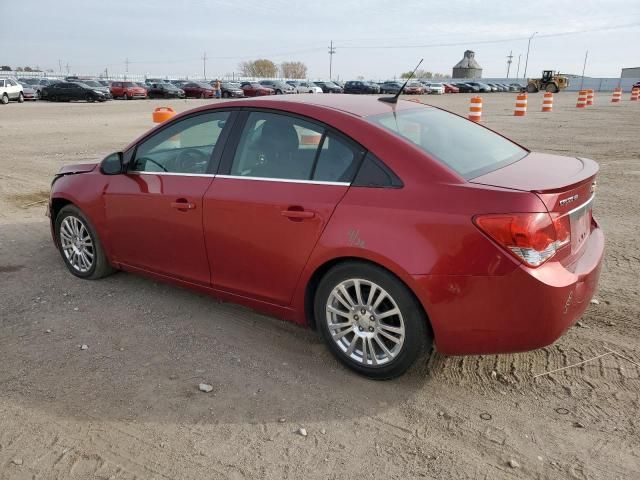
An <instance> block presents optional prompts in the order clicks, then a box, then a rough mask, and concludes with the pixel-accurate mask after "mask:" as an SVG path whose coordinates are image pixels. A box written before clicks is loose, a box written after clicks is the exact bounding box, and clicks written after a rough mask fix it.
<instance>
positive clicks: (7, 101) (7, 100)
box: [0, 93, 9, 105]
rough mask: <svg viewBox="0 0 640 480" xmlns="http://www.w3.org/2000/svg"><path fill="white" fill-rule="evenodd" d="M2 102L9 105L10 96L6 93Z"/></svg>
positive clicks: (0, 100)
mask: <svg viewBox="0 0 640 480" xmlns="http://www.w3.org/2000/svg"><path fill="white" fill-rule="evenodd" d="M0 102H2V104H3V105H6V104H7V103H9V95H7V94H6V93H5V94H4V95H2V98H0Z"/></svg>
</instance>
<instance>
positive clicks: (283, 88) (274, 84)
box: [259, 80, 296, 95]
mask: <svg viewBox="0 0 640 480" xmlns="http://www.w3.org/2000/svg"><path fill="white" fill-rule="evenodd" d="M259 83H260V85H262V86H263V87H267V88H270V89H271V90H273V91H274V92H275V93H276V95H284V94H285V93H296V91H295V89H294V88H293V87H292V86H291V85H289V84H288V83H285V82H283V81H281V80H260V82H259Z"/></svg>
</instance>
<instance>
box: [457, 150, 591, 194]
mask: <svg viewBox="0 0 640 480" xmlns="http://www.w3.org/2000/svg"><path fill="white" fill-rule="evenodd" d="M598 169H599V167H598V164H597V163H596V162H594V161H593V160H590V159H588V158H577V157H562V156H560V155H551V154H548V153H536V152H530V153H529V154H528V155H526V156H525V157H524V158H522V159H521V160H518V161H517V162H514V163H512V164H510V165H507V166H506V167H502V168H499V169H497V170H494V171H493V172H489V173H485V174H484V175H480V176H479V177H476V178H474V179H471V180H469V181H470V182H471V183H478V184H482V185H491V186H494V187H502V188H510V189H514V190H523V191H528V192H549V191H554V190H560V189H566V188H567V187H568V186H572V185H576V184H579V183H581V182H583V181H584V180H585V179H586V178H589V177H592V176H594V175H595V174H596V173H598Z"/></svg>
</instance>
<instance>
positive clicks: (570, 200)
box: [560, 195, 578, 207]
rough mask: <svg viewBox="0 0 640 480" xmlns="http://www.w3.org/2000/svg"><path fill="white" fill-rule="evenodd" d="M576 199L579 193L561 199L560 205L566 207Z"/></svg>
mask: <svg viewBox="0 0 640 480" xmlns="http://www.w3.org/2000/svg"><path fill="white" fill-rule="evenodd" d="M576 200H578V195H573V196H571V197H567V198H563V199H562V200H560V206H561V207H564V206H565V205H569V204H570V203H573V202H575V201H576Z"/></svg>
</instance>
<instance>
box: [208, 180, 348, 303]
mask: <svg viewBox="0 0 640 480" xmlns="http://www.w3.org/2000/svg"><path fill="white" fill-rule="evenodd" d="M347 189H348V187H347V186H335V185H313V184H306V183H285V182H278V181H273V182H271V181H254V180H245V179H233V178H216V179H215V180H214V182H213V183H212V185H211V187H210V188H209V190H208V192H207V193H206V195H205V198H204V202H203V203H204V210H205V212H206V213H205V217H204V234H205V238H206V242H207V250H208V251H209V260H210V262H211V271H212V272H213V286H214V287H215V288H216V289H220V290H225V291H228V292H230V293H235V294H239V295H244V296H251V297H254V298H256V299H259V300H264V301H268V302H271V303H275V304H278V305H283V306H288V305H290V303H291V296H292V295H293V291H294V290H295V287H296V284H297V283H298V278H299V277H300V273H301V272H302V269H303V268H304V266H305V264H306V263H307V259H308V258H309V256H310V255H311V252H312V251H313V248H314V246H315V244H316V242H317V241H318V238H319V237H320V234H321V233H322V231H323V229H324V228H325V226H326V225H327V222H328V221H329V219H330V218H331V214H332V213H333V210H334V208H335V206H336V205H337V203H338V202H339V201H340V199H341V198H342V197H343V195H344V194H345V192H346V191H347ZM288 209H293V210H300V211H302V210H304V211H307V212H310V213H312V214H313V217H312V218H307V219H297V218H288V217H286V216H284V215H283V212H285V211H286V210H288Z"/></svg>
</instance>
